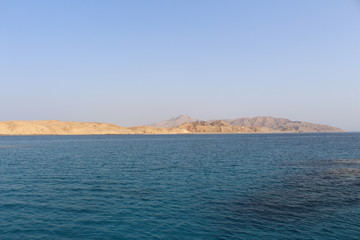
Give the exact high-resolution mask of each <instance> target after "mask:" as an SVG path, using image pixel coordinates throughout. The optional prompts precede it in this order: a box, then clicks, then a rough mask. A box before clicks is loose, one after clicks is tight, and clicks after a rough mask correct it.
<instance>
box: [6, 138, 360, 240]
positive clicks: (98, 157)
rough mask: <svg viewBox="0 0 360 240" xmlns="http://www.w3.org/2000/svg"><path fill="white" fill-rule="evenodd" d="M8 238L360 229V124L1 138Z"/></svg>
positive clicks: (280, 234) (341, 235)
mask: <svg viewBox="0 0 360 240" xmlns="http://www.w3.org/2000/svg"><path fill="white" fill-rule="evenodd" d="M0 239H304V240H305V239H306V240H308V239H317V240H322V239H324V240H325V239H326V240H331V239H347V240H351V239H360V133H318V134H305V133H304V134H244V135H236V134H234V135H135V136H134V135H131V136H130V135H129V136H127V135H117V136H1V137H0Z"/></svg>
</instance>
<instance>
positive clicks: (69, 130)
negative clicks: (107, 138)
mask: <svg viewBox="0 0 360 240" xmlns="http://www.w3.org/2000/svg"><path fill="white" fill-rule="evenodd" d="M92 134H134V132H133V131H132V130H130V129H127V128H124V127H120V126H117V125H114V124H107V123H95V122H62V121H56V120H48V121H7V122H0V135H92Z"/></svg>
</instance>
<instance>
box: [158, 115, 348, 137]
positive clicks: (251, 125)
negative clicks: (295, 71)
mask: <svg viewBox="0 0 360 240" xmlns="http://www.w3.org/2000/svg"><path fill="white" fill-rule="evenodd" d="M226 124H227V125H226ZM152 126H156V127H158V128H169V127H171V128H174V127H177V128H182V129H186V130H188V131H190V132H192V133H195V132H204V133H205V132H219V133H221V132H223V133H225V132H227V133H230V132H231V133H233V132H236V133H241V132H262V133H269V132H289V133H291V132H343V130H342V129H340V128H336V127H332V126H327V125H321V124H316V123H309V122H303V121H292V120H289V119H286V118H275V117H253V118H236V119H225V120H210V121H198V120H196V119H194V118H192V117H189V116H186V115H180V116H178V117H175V118H172V119H170V120H167V121H163V122H159V123H155V124H153V125H152ZM231 127H246V130H245V128H244V129H238V128H231Z"/></svg>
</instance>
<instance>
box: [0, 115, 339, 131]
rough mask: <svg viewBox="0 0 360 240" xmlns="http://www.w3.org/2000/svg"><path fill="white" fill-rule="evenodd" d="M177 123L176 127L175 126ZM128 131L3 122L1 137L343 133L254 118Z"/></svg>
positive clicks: (181, 120) (185, 119)
mask: <svg viewBox="0 0 360 240" xmlns="http://www.w3.org/2000/svg"><path fill="white" fill-rule="evenodd" d="M176 124H177V125H176ZM154 125H156V126H165V127H161V128H160V127H155V126H138V127H131V128H125V127H121V126H118V125H115V124H107V123H96V122H62V121H57V120H48V121H7V122H0V135H103V134H186V133H276V132H290V133H291V132H292V133H293V132H342V131H343V130H341V129H339V128H335V127H331V126H327V125H320V124H315V123H308V122H302V121H291V120H289V119H284V118H274V117H255V118H237V119H233V120H212V121H198V120H196V119H194V118H191V117H189V116H186V115H181V116H179V117H176V118H172V119H170V120H168V121H164V122H160V123H157V124H154Z"/></svg>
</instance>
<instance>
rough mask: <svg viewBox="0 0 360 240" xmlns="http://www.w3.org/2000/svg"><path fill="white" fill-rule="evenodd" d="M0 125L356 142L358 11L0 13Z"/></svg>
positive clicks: (28, 8)
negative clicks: (186, 124) (172, 129)
mask: <svg viewBox="0 0 360 240" xmlns="http://www.w3.org/2000/svg"><path fill="white" fill-rule="evenodd" d="M0 22H1V25H0V80H1V90H2V91H1V94H0V101H1V107H0V110H1V117H0V121H9V120H50V119H56V120H62V121H88V122H106V123H115V124H118V125H121V126H135V125H145V124H151V123H154V122H158V121H163V120H167V119H169V118H172V117H176V116H178V115H180V114H186V115H189V116H191V117H194V118H197V119H203V120H210V119H232V118H239V117H255V116H273V117H282V118H288V119H291V120H300V121H307V122H314V123H319V124H326V125H331V126H335V127H339V128H342V129H344V130H347V131H360V124H359V123H360V107H359V106H358V105H359V103H360V71H359V68H360V44H359V42H360V24H359V22H360V4H359V2H358V1H355V0H354V1H352V0H344V1H341V0H316V1H296V2H294V1H285V0H274V1H265V0H262V1H260V0H256V1H231V0H229V1H212V0H207V1H205V0H199V1H180V0H175V1H157V0H155V1H145V0H143V1H115V0H114V1H111V0H109V1H91V0H89V1H85V0H82V1H57V2H55V1H51V2H50V1H45V0H34V1H25V0H11V1H10V0H7V1H6V0H5V1H1V2H0Z"/></svg>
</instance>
